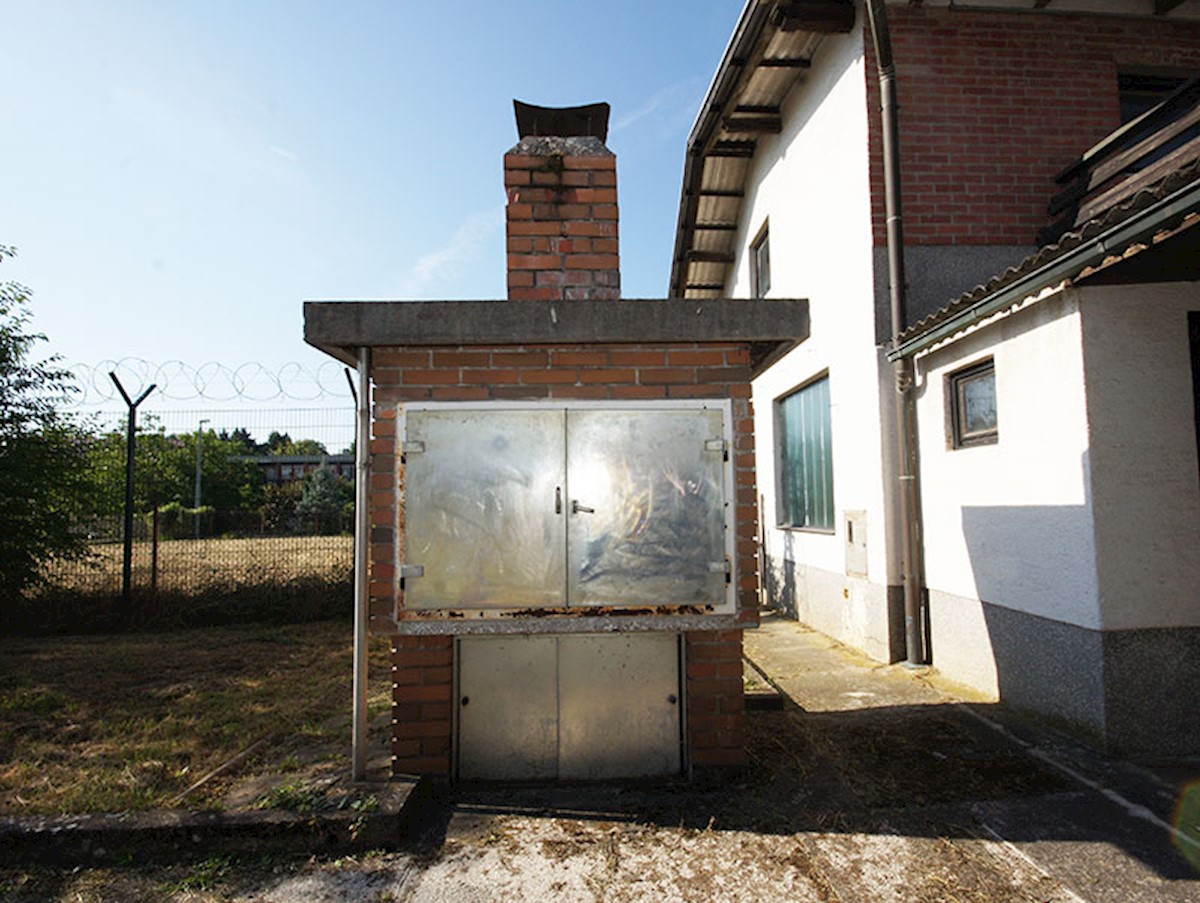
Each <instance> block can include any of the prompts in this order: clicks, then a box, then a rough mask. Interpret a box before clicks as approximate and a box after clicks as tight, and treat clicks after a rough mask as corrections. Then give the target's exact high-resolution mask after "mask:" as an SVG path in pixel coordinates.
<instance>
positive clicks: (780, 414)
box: [772, 370, 837, 536]
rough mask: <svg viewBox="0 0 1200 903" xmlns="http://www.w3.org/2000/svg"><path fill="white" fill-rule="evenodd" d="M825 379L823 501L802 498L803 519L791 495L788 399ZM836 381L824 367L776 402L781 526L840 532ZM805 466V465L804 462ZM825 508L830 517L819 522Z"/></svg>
mask: <svg viewBox="0 0 1200 903" xmlns="http://www.w3.org/2000/svg"><path fill="white" fill-rule="evenodd" d="M821 383H824V384H825V385H826V389H825V402H826V404H825V407H824V409H823V415H824V416H823V422H822V424H821V427H822V435H821V436H820V439H821V441H822V443H823V447H822V449H821V451H820V452H818V454H819V455H820V460H819V461H818V462H816V463H817V465H818V466H819V467H820V468H821V471H822V473H821V475H820V482H821V483H822V498H821V500H820V504H819V505H813V506H810V505H809V504H808V500H807V497H806V498H805V499H804V500H803V501H802V508H803V515H804V517H803V522H800V523H797V522H795V521H796V520H797V518H795V517H793V516H792V515H793V514H794V513H795V512H794V511H792V505H791V504H790V500H789V498H788V492H787V490H788V467H789V461H790V460H792V459H791V457H790V456H789V455H788V454H787V451H788V445H787V442H788V431H787V424H786V420H785V417H786V407H785V405H786V404H787V402H788V401H789V400H790V399H792V398H796V397H797V396H799V395H800V394H801V393H804V392H807V391H811V390H813V388H814V387H815V386H817V385H819V384H821ZM832 386H833V383H832V381H831V379H830V375H829V371H828V370H824V371H822V372H820V373H817V374H815V375H814V376H812V377H811V378H810V379H807V380H805V381H804V382H803V383H800V384H799V385H797V386H795V387H794V388H792V389H789V390H788V391H787V392H784V393H783V394H782V395H779V396H778V397H776V398H775V399H774V402H773V405H772V407H773V412H772V413H773V416H774V425H775V442H774V446H775V447H774V450H773V453H774V456H775V526H776V527H777V528H779V529H781V530H796V531H802V532H805V533H819V534H824V535H829V536H832V535H834V534H835V533H836V532H837V508H836V502H835V495H834V476H833V457H834V455H833V393H832ZM801 466H803V465H801ZM798 479H799V481H800V483H801V488H802V489H803V488H804V487H805V485H806V484H807V481H806V480H805V478H804V475H803V474H801V475H800V477H799V478H798ZM818 507H819V508H823V509H825V514H826V518H825V519H823V520H822V521H821V522H820V523H817V522H815V519H814V517H813V514H814V512H815V510H816V509H817V508H818Z"/></svg>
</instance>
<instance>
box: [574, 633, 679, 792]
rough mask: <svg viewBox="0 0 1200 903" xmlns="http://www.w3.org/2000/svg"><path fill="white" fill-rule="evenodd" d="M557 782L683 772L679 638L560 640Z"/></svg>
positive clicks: (629, 636)
mask: <svg viewBox="0 0 1200 903" xmlns="http://www.w3.org/2000/svg"><path fill="white" fill-rule="evenodd" d="M558 687H559V694H558V696H559V704H558V776H559V777H560V778H564V779H576V780H594V779H598V778H636V777H650V776H655V775H668V774H677V773H678V772H679V769H680V760H681V759H680V733H679V728H680V719H679V710H680V708H681V706H680V703H679V639H678V637H676V636H675V635H674V634H668V633H634V634H608V635H601V636H590V635H588V636H564V637H562V638H561V639H559V641H558Z"/></svg>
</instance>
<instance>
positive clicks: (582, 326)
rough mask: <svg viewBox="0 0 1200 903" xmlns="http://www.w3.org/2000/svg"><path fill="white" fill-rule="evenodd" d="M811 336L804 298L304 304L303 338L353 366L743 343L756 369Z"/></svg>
mask: <svg viewBox="0 0 1200 903" xmlns="http://www.w3.org/2000/svg"><path fill="white" fill-rule="evenodd" d="M808 335H809V315H808V301H807V300H805V299H800V298H772V299H769V300H768V299H762V298H716V299H707V300H693V299H683V298H667V299H622V300H619V301H610V300H609V301H503V300H501V301H307V302H305V304H304V340H305V341H306V342H307V343H308V344H310V345H312V346H314V347H315V348H319V349H320V350H322V351H324V352H326V353H327V354H330V355H332V356H333V357H335V358H337V359H338V360H341V361H345V362H346V363H350V364H352V363H354V362H355V360H356V357H355V353H356V350H357V349H358V348H362V347H383V346H406V347H428V346H436V345H456V346H459V345H541V344H554V345H594V344H638V345H641V344H648V343H655V342H698V343H706V342H707V343H718V342H748V343H749V344H750V345H751V358H752V362H753V365H754V369H755V372H757V371H759V370H761V369H762V368H763V367H764V366H766V365H767V364H768V363H770V362H771V361H774V360H776V359H778V357H779V356H780V355H782V354H783V353H785V352H786V351H788V350H789V349H791V348H794V347H795V346H796V345H798V344H799V343H800V342H803V341H804V340H805V339H807V338H808Z"/></svg>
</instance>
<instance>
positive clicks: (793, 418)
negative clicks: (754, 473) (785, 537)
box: [775, 376, 833, 530]
mask: <svg viewBox="0 0 1200 903" xmlns="http://www.w3.org/2000/svg"><path fill="white" fill-rule="evenodd" d="M829 411H830V409H829V377H828V376H823V377H821V378H820V379H817V380H814V381H813V382H810V383H809V384H808V385H806V386H804V387H802V388H800V389H798V390H796V391H795V392H793V393H791V394H790V395H787V396H785V397H784V398H781V399H779V400H778V401H777V402H776V403H775V418H776V421H775V422H776V431H777V432H776V435H777V437H778V438H777V441H776V448H777V454H778V462H777V466H778V472H779V504H778V509H779V510H778V514H779V518H778V519H779V525H780V526H782V527H799V528H803V529H808V530H833V438H832V430H831V429H830V413H829Z"/></svg>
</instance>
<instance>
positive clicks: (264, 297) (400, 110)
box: [0, 0, 742, 391]
mask: <svg viewBox="0 0 1200 903" xmlns="http://www.w3.org/2000/svg"><path fill="white" fill-rule="evenodd" d="M741 7H742V0H650V2H647V0H640V2H632V0H605V2H601V3H597V2H588V0H552V2H547V0H541V2H529V0H503V2H496V0H492V2H484V0H459V2H457V3H438V2H430V0H425V2H413V0H391V2H383V0H379V2H372V0H341V2H336V3H335V2H332V0H331V2H305V0H295V2H283V0H272V2H268V0H236V2H231V0H205V2H199V0H188V2H184V0H91V2H67V0H0V22H3V27H2V28H0V54H2V58H3V59H4V61H5V70H6V73H7V76H8V77H7V80H6V81H7V84H8V88H7V89H6V90H5V92H4V99H3V101H2V102H0V121H2V122H3V123H4V126H5V137H4V140H3V141H2V142H0V172H2V173H3V176H4V179H3V181H4V188H3V192H2V193H0V244H2V245H8V246H11V247H14V248H16V250H17V257H16V258H15V259H11V260H7V261H4V262H3V263H0V280H3V281H9V280H15V281H18V282H20V283H22V284H24V285H26V286H28V287H29V288H30V290H31V291H32V307H31V309H32V313H33V324H32V325H33V328H34V329H35V330H36V331H38V332H41V333H44V334H45V335H46V336H47V338H48V342H47V343H46V344H45V345H43V346H41V349H40V350H41V351H42V352H44V353H45V354H58V355H61V356H62V358H63V360H64V361H65V362H66V363H67V364H68V365H71V366H79V367H81V368H82V369H84V370H87V369H89V368H90V369H91V370H94V371H95V372H96V373H101V372H107V369H108V366H109V364H108V362H111V361H122V360H126V359H133V360H141V361H146V362H148V363H149V365H150V372H161V371H157V370H156V368H159V367H160V366H162V365H164V364H169V363H170V362H180V364H182V367H183V369H185V370H187V371H189V372H190V371H195V370H196V369H197V368H201V367H203V366H204V365H206V364H209V363H210V362H212V363H216V364H220V365H221V366H222V367H223V368H224V370H225V372H228V371H231V370H235V369H236V368H238V367H240V366H243V365H246V364H251V365H261V366H262V368H264V370H265V371H266V372H268V373H278V372H280V370H281V369H284V368H286V367H287V366H289V365H292V364H295V365H298V367H299V369H300V370H302V371H303V372H305V373H314V372H320V373H321V374H323V375H322V376H320V377H318V378H319V379H320V380H321V381H322V382H328V383H329V384H330V385H331V386H334V387H335V388H336V389H341V388H343V384H344V379H343V378H342V374H341V365H340V364H338V365H336V366H333V367H331V366H329V365H330V364H332V362H331V359H330V358H327V357H326V356H324V355H322V354H321V353H320V352H318V351H316V350H314V349H311V348H309V347H308V346H307V345H305V344H304V341H303V316H302V303H303V302H304V301H305V300H340V299H354V300H359V299H370V300H374V299H388V300H392V299H412V300H425V299H479V298H502V297H504V293H505V273H504V189H503V166H502V158H503V154H504V152H505V151H506V150H508V149H509V148H510V147H512V146H513V145H514V144H516V142H517V133H516V124H515V120H514V117H513V112H512V101H513V99H514V98H516V99H520V100H523V101H526V102H529V103H534V104H538V105H542V106H574V105H577V104H585V103H592V102H595V101H607V102H608V103H610V104H611V105H612V116H611V120H610V128H609V136H608V146H609V147H610V148H611V149H612V150H613V151H614V153H616V155H617V167H618V191H619V201H620V211H621V223H620V230H621V236H620V237H621V262H622V294H623V295H624V296H625V297H663V296H665V294H666V293H667V283H668V278H669V274H670V260H671V251H672V245H673V240H674V229H675V220H676V215H677V212H678V204H679V191H680V183H681V177H682V170H683V161H684V152H685V147H686V140H687V136H688V133H689V132H690V130H691V126H692V123H693V121H694V120H695V116H696V113H697V111H698V109H699V106H700V103H701V101H702V100H703V97H704V94H705V92H706V90H707V88H708V84H709V82H710V80H711V78H712V75H713V72H714V71H715V69H716V66H717V63H718V62H719V60H720V56H721V54H722V52H723V50H724V48H725V45H726V43H727V42H728V40H729V36H730V34H731V32H732V30H733V27H734V25H735V24H736V21H737V17H738V15H739V13H740V10H741ZM322 364H326V366H325V367H324V368H323V369H322ZM172 366H177V365H174V364H172ZM137 369H138V368H137V367H135V366H134V365H133V364H129V365H127V366H126V369H125V370H122V371H121V372H122V373H126V372H128V373H129V374H130V380H129V381H130V382H136V381H137V378H138V377H137V376H136V373H135V371H136V370H137ZM142 370H143V371H144V370H145V368H144V367H143V368H142ZM251 371H254V367H253V366H252V367H251ZM251 371H243V372H251ZM210 372H216V371H214V370H210ZM330 373H332V374H333V378H332V379H331V378H330V376H329V374H330ZM134 390H135V389H134V388H133V387H131V391H134Z"/></svg>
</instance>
